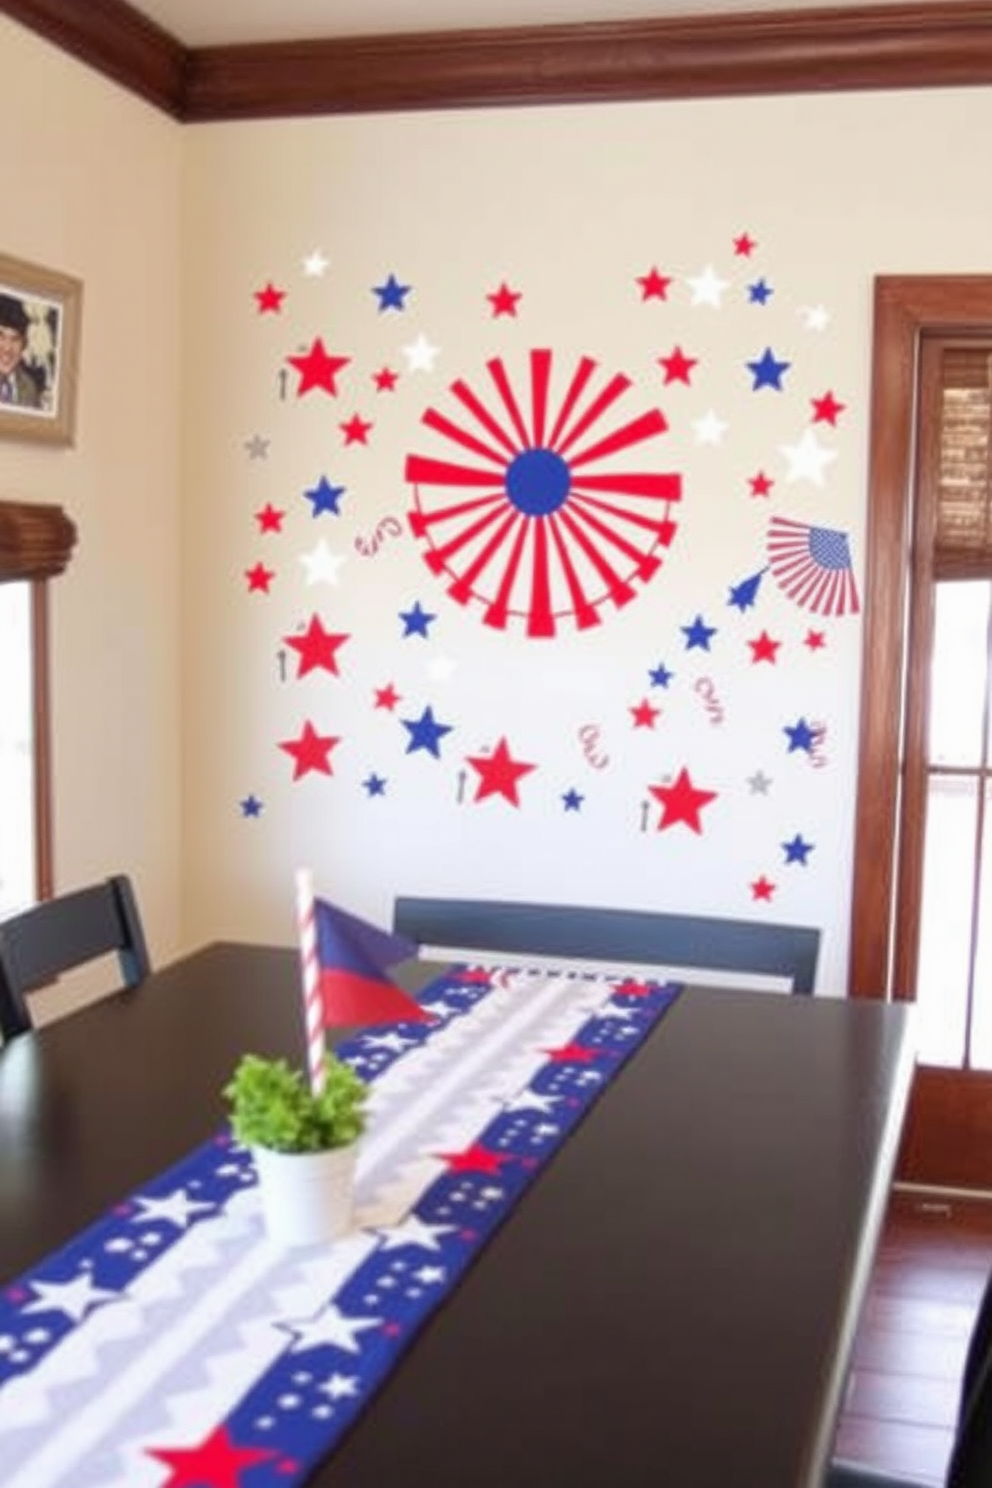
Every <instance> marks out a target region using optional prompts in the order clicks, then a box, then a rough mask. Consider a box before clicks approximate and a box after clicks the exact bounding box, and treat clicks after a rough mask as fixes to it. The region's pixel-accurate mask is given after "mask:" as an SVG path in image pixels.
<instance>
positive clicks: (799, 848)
mask: <svg viewBox="0 0 992 1488" xmlns="http://www.w3.org/2000/svg"><path fill="white" fill-rule="evenodd" d="M813 847H814V844H813V843H812V842H805V841H804V840H803V837H802V835H801V834H800V833H799V832H797V833H796V835H795V837H793V839H792V841H791V842H783V843H782V851H783V852H784V853H785V861H786V862H787V863H801V864H802V865H803V867H804V868H805V867H806V859H807V858H808V857H809V855H810V853H811V852H812V851H813Z"/></svg>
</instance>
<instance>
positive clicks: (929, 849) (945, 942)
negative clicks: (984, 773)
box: [916, 775, 978, 1066]
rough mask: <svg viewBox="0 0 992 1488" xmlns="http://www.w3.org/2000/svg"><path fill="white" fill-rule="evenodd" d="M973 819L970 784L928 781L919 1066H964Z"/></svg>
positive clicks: (974, 793) (973, 782)
mask: <svg viewBox="0 0 992 1488" xmlns="http://www.w3.org/2000/svg"><path fill="white" fill-rule="evenodd" d="M977 819H978V781H977V779H976V778H975V777H971V778H970V779H969V778H968V777H966V776H958V775H951V776H946V775H943V776H942V775H935V776H931V777H930V782H929V787H928V791H927V829H926V839H925V842H924V849H923V900H922V907H921V911H920V958H919V969H918V974H917V984H916V1001H917V1007H918V1009H919V1011H918V1014H917V1018H918V1022H917V1036H918V1039H919V1056H920V1060H921V1062H922V1063H924V1064H941V1065H951V1066H959V1065H961V1064H962V1063H963V1060H964V1052H965V1040H966V1036H967V1026H968V974H969V967H970V961H971V917H972V904H973V893H974V871H975V832H976V829H977Z"/></svg>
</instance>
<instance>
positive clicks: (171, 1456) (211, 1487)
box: [145, 1426, 279, 1488]
mask: <svg viewBox="0 0 992 1488" xmlns="http://www.w3.org/2000/svg"><path fill="white" fill-rule="evenodd" d="M145 1451H146V1455H147V1456H149V1457H154V1458H155V1459H156V1461H158V1462H161V1463H163V1465H164V1466H165V1467H168V1468H170V1469H171V1471H170V1474H169V1477H168V1478H167V1479H166V1481H165V1483H164V1484H163V1485H162V1488H241V1482H242V1479H241V1474H242V1473H243V1472H244V1471H245V1469H246V1468H249V1467H254V1466H255V1465H256V1464H257V1463H259V1462H271V1461H272V1459H273V1457H278V1455H279V1454H278V1452H274V1451H272V1449H271V1448H269V1447H238V1446H235V1444H234V1442H233V1441H232V1440H231V1438H230V1436H229V1435H228V1432H227V1428H226V1427H224V1426H218V1428H217V1430H216V1431H213V1432H211V1434H210V1435H209V1436H206V1437H204V1439H203V1441H201V1442H197V1443H196V1445H195V1446H192V1447H147V1448H146V1449H145Z"/></svg>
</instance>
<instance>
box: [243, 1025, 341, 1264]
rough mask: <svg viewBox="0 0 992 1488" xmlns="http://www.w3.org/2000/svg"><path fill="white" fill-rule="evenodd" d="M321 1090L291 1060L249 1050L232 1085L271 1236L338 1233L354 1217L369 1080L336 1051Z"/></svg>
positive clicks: (304, 1239)
mask: <svg viewBox="0 0 992 1488" xmlns="http://www.w3.org/2000/svg"><path fill="white" fill-rule="evenodd" d="M323 1074H324V1078H323V1081H322V1084H321V1088H320V1089H319V1090H316V1091H315V1090H314V1089H313V1088H311V1085H310V1084H309V1083H308V1082H307V1080H306V1079H305V1078H304V1076H303V1075H302V1074H301V1073H300V1072H299V1071H298V1070H294V1069H291V1068H290V1066H289V1065H288V1064H287V1062H286V1061H285V1060H284V1059H264V1058H262V1057H261V1056H260V1055H258V1054H245V1055H243V1056H242V1058H241V1060H240V1061H239V1063H238V1065H237V1068H236V1069H235V1071H234V1074H233V1076H232V1078H231V1080H230V1082H229V1083H228V1084H227V1085H226V1086H225V1088H224V1097H225V1099H226V1100H227V1102H228V1105H229V1108H230V1117H231V1130H232V1131H233V1133H234V1136H235V1137H236V1139H237V1140H238V1141H239V1142H241V1143H243V1144H244V1146H246V1147H248V1148H249V1149H250V1151H251V1154H252V1157H253V1159H254V1163H255V1170H256V1172H257V1174H258V1182H259V1189H260V1193H261V1198H262V1210H263V1214H264V1216H265V1223H266V1228H267V1230H268V1232H269V1235H270V1236H271V1237H272V1238H273V1239H274V1240H278V1241H280V1242H281V1243H283V1244H290V1245H308V1244H315V1243H317V1242H319V1241H324V1240H333V1239H336V1238H337V1237H338V1236H339V1235H342V1234H344V1233H345V1232H346V1231H347V1230H348V1228H349V1227H350V1224H351V1212H352V1201H353V1191H354V1178H355V1156H356V1151H357V1145H358V1139H359V1137H360V1136H361V1135H362V1132H363V1131H364V1130H365V1125H366V1120H367V1112H366V1101H367V1100H368V1087H367V1086H366V1085H365V1084H364V1082H363V1081H362V1080H360V1079H359V1077H358V1075H356V1074H355V1072H354V1070H352V1069H351V1068H350V1067H349V1066H348V1065H347V1064H345V1063H343V1061H342V1060H340V1059H338V1058H337V1057H336V1055H334V1054H332V1053H330V1052H328V1053H327V1054H326V1055H325V1058H324V1066H323Z"/></svg>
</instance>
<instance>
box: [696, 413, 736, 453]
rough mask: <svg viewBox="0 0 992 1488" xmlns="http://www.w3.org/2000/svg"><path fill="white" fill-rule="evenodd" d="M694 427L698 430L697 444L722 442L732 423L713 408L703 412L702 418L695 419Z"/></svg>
mask: <svg viewBox="0 0 992 1488" xmlns="http://www.w3.org/2000/svg"><path fill="white" fill-rule="evenodd" d="M692 427H693V428H694V429H695V431H696V443H697V444H722V443H723V436H724V434H726V432H727V430H728V429H729V428H730V425H729V424H728V423H727V421H726V419H722V418H720V417H719V416H718V415H717V414H716V413H714V411H713V409H712V408H711V409H710V410H709V412H708V413H704V414H703V416H702V418H698V419H693V421H692Z"/></svg>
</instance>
